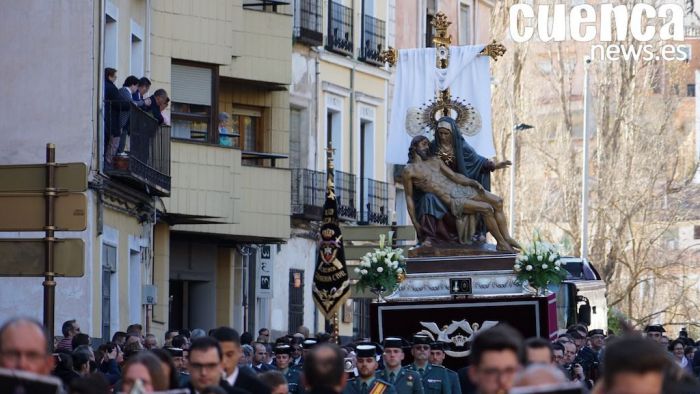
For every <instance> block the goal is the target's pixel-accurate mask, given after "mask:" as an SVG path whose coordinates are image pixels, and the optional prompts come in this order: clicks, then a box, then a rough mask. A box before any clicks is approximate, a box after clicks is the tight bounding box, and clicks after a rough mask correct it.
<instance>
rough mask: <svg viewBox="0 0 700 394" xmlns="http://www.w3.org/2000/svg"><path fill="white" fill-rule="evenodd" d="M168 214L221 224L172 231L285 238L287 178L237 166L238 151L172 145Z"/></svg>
mask: <svg viewBox="0 0 700 394" xmlns="http://www.w3.org/2000/svg"><path fill="white" fill-rule="evenodd" d="M171 149H172V151H171V175H172V178H173V184H172V190H171V197H170V198H169V199H166V200H165V204H166V208H167V210H168V212H173V213H182V214H188V215H204V216H213V217H215V218H218V219H217V220H221V221H222V222H224V223H225V224H211V225H182V226H175V227H174V229H175V230H181V231H193V232H204V233H213V234H221V235H233V236H236V235H238V236H253V237H270V238H288V237H289V214H290V213H289V210H290V203H291V202H290V191H289V190H290V185H291V179H290V173H289V170H287V169H279V168H264V167H247V166H242V165H241V151H239V150H236V149H228V148H221V147H217V146H208V145H200V144H193V143H187V142H176V141H173V142H172V148H171Z"/></svg>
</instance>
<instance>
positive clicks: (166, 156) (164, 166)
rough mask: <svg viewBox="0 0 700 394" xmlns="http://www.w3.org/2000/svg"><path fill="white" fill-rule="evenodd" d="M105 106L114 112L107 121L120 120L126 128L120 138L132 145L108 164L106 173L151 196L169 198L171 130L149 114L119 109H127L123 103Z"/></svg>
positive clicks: (135, 109) (138, 110) (136, 110)
mask: <svg viewBox="0 0 700 394" xmlns="http://www.w3.org/2000/svg"><path fill="white" fill-rule="evenodd" d="M105 105H106V106H111V107H112V108H113V110H111V111H107V114H108V115H107V116H108V117H111V116H117V117H119V118H120V124H123V125H124V126H123V128H122V136H121V138H127V135H128V141H129V144H128V145H126V144H124V146H125V148H126V149H125V150H124V152H117V154H116V155H115V156H113V157H112V158H110V160H106V161H105V173H106V174H107V175H109V176H110V177H112V178H118V179H120V180H121V181H123V182H124V183H127V184H130V185H131V186H133V187H135V188H139V189H145V191H146V192H147V193H149V194H151V195H156V196H161V197H167V196H169V195H170V126H167V125H159V124H158V121H157V120H156V119H155V118H153V117H152V116H151V115H149V113H147V112H144V111H142V110H141V109H139V108H138V107H136V106H135V105H133V104H129V105H128V109H126V110H125V109H121V110H120V109H119V108H118V107H119V106H121V107H122V108H123V107H124V103H123V102H121V103H120V104H118V105H117V104H116V103H110V102H107V103H105ZM106 121H109V119H106ZM106 154H109V153H106Z"/></svg>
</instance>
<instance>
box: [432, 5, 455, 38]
mask: <svg viewBox="0 0 700 394" xmlns="http://www.w3.org/2000/svg"><path fill="white" fill-rule="evenodd" d="M430 24H431V25H433V27H434V28H435V37H433V44H435V46H436V47H438V46H441V45H443V46H450V44H452V36H450V35H448V34H447V28H448V27H449V26H450V25H451V24H452V22H450V21H449V20H447V15H445V13H444V12H442V11H438V12H437V14H435V18H434V19H433V21H432V22H430Z"/></svg>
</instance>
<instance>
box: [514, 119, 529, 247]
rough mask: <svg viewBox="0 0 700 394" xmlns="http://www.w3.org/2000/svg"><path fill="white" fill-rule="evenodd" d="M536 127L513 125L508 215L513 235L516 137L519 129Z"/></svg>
mask: <svg viewBox="0 0 700 394" xmlns="http://www.w3.org/2000/svg"><path fill="white" fill-rule="evenodd" d="M530 129H534V126H530V125H529V124H525V123H520V124H517V125H515V126H513V132H512V133H511V135H510V162H511V167H510V204H509V208H510V215H509V217H508V232H509V233H510V236H511V237H515V233H514V230H515V165H516V162H515V158H516V149H517V146H516V144H515V141H516V138H517V135H518V134H517V132H518V131H525V130H530Z"/></svg>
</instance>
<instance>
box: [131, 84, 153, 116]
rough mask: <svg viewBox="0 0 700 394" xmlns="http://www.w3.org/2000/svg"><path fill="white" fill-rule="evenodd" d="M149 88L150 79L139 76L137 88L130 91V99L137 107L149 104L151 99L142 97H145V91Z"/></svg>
mask: <svg viewBox="0 0 700 394" xmlns="http://www.w3.org/2000/svg"><path fill="white" fill-rule="evenodd" d="M150 88H151V80H150V79H148V78H146V77H141V79H139V86H138V89H136V91H135V92H133V93H131V100H132V101H133V102H134V104H136V106H137V107H139V108H143V107H145V106H147V105H151V101H150V100H148V99H144V97H146V93H148V89H150Z"/></svg>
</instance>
